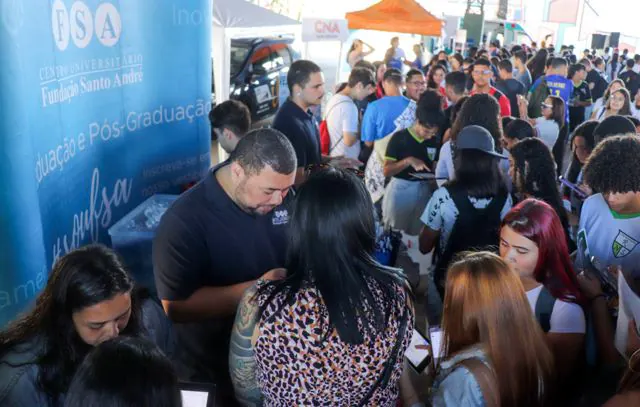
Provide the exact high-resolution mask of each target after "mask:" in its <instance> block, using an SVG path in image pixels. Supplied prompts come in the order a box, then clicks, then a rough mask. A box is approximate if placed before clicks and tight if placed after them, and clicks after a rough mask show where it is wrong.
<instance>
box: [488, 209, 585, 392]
mask: <svg viewBox="0 0 640 407" xmlns="http://www.w3.org/2000/svg"><path fill="white" fill-rule="evenodd" d="M500 256H501V257H502V258H503V259H504V260H505V261H506V262H507V263H508V264H510V265H511V267H512V268H513V270H514V271H515V272H516V273H517V274H518V275H519V276H520V281H521V282H522V285H523V286H524V289H525V291H526V292H527V298H528V300H529V303H530V305H531V309H532V310H533V312H534V313H535V315H536V318H537V320H538V322H539V323H540V325H541V327H542V330H543V331H544V332H545V333H546V336H547V341H548V343H549V346H550V347H551V350H552V352H553V354H554V357H555V362H556V368H557V372H558V374H559V376H560V378H561V379H562V378H568V376H569V375H570V373H572V370H573V369H574V367H575V366H576V363H577V362H579V360H578V359H579V357H580V355H581V354H583V353H584V351H583V345H584V338H585V332H586V322H585V315H584V311H583V309H582V307H581V304H582V303H583V295H582V293H581V292H580V289H579V285H578V280H577V276H576V273H575V272H574V269H573V265H572V263H571V259H570V258H569V250H568V248H567V241H566V239H565V232H564V229H563V227H562V223H561V222H560V218H559V217H558V215H557V213H556V211H555V210H554V209H553V208H552V207H551V206H549V205H548V204H547V203H545V202H543V201H539V200H537V199H526V200H524V201H522V202H521V203H520V204H519V205H517V206H515V207H514V208H513V209H511V211H510V212H509V213H508V214H507V215H506V216H505V217H504V219H503V221H502V227H501V230H500Z"/></svg>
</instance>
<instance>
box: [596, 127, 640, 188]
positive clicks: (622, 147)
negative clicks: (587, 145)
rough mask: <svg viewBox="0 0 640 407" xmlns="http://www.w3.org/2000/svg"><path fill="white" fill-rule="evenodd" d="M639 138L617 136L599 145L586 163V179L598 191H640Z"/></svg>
mask: <svg viewBox="0 0 640 407" xmlns="http://www.w3.org/2000/svg"><path fill="white" fill-rule="evenodd" d="M638 157H640V138H638V137H637V136H615V137H610V138H607V139H605V140H604V141H602V142H600V144H598V145H597V146H596V148H595V149H594V150H593V152H592V153H591V156H589V159H588V160H587V163H586V164H585V166H584V179H585V181H586V183H587V185H589V186H590V187H591V188H592V189H593V190H594V191H595V192H600V193H603V194H604V193H626V192H640V165H638Z"/></svg>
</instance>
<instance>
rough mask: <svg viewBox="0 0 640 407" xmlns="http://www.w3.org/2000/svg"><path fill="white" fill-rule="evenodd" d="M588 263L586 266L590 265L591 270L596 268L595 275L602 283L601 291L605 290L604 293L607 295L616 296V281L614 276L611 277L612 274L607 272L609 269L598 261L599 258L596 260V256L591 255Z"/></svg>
mask: <svg viewBox="0 0 640 407" xmlns="http://www.w3.org/2000/svg"><path fill="white" fill-rule="evenodd" d="M589 263H590V264H588V266H589V265H590V266H591V267H590V268H592V271H593V270H596V271H597V273H596V275H597V276H598V277H599V278H600V281H601V282H602V285H603V291H604V292H605V294H608V295H609V296H616V297H617V296H618V282H617V281H616V279H615V277H613V275H611V273H610V272H609V270H608V269H607V268H606V267H605V266H603V265H602V263H601V262H600V260H598V258H597V257H596V256H591V258H590V259H589Z"/></svg>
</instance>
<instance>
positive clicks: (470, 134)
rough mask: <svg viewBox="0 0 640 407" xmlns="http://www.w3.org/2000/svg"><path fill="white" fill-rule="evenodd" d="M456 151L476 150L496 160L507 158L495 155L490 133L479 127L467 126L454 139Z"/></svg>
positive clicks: (494, 146)
mask: <svg viewBox="0 0 640 407" xmlns="http://www.w3.org/2000/svg"><path fill="white" fill-rule="evenodd" d="M456 149H458V150H478V151H482V152H483V153H486V154H489V155H492V156H494V157H497V158H502V159H503V160H506V159H507V157H506V156H504V155H502V154H498V153H496V145H495V143H494V141H493V137H492V136H491V133H489V131H488V130H487V129H485V128H484V127H481V126H476V125H471V126H467V127H465V128H464V129H462V131H461V132H460V134H458V137H457V138H456Z"/></svg>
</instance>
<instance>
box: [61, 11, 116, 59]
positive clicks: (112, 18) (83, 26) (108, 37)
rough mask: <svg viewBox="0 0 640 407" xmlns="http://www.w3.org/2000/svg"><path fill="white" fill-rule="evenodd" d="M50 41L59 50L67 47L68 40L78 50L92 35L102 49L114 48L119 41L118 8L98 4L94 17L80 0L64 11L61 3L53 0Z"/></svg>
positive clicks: (87, 43) (89, 40) (88, 41)
mask: <svg viewBox="0 0 640 407" xmlns="http://www.w3.org/2000/svg"><path fill="white" fill-rule="evenodd" d="M51 28H52V32H53V39H54V41H55V43H56V46H57V47H58V49H59V50H60V51H64V50H65V49H67V47H68V46H69V40H73V43H74V44H75V45H76V47H78V48H85V47H86V46H87V45H89V43H91V40H92V39H93V35H94V34H95V36H96V38H98V41H100V43H101V44H102V45H104V46H105V47H113V46H114V45H116V44H117V43H118V41H119V40H120V34H122V22H121V20H120V13H119V12H118V9H116V7H115V6H114V5H113V4H111V3H101V4H100V5H99V6H98V8H97V9H96V13H95V17H94V15H93V13H92V12H91V10H90V9H89V7H88V6H87V5H86V4H85V3H84V2H82V1H76V2H74V3H73V5H72V6H71V9H70V10H67V6H65V4H64V3H63V2H62V0H55V1H54V2H53V7H52V9H51Z"/></svg>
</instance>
